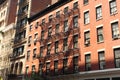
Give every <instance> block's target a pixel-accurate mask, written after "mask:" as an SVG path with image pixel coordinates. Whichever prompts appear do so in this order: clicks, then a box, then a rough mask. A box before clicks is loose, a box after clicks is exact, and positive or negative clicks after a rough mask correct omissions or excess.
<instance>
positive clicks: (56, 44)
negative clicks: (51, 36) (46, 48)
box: [55, 41, 59, 53]
mask: <svg viewBox="0 0 120 80" xmlns="http://www.w3.org/2000/svg"><path fill="white" fill-rule="evenodd" d="M58 46H59V42H58V41H56V42H55V53H58V48H59V47H58Z"/></svg>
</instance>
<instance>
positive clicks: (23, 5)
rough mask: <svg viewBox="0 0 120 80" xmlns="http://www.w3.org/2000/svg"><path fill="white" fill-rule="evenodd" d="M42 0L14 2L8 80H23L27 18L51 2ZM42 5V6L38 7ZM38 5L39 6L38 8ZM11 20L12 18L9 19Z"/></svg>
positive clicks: (18, 0) (17, 0) (19, 0)
mask: <svg viewBox="0 0 120 80" xmlns="http://www.w3.org/2000/svg"><path fill="white" fill-rule="evenodd" d="M47 1H48V2H46V3H45V2H43V1H42V0H16V2H17V3H16V4H15V5H16V6H17V11H14V12H13V13H15V14H16V16H15V27H14V29H15V36H14V38H13V45H12V47H13V52H12V54H11V55H10V62H11V69H10V73H9V75H8V79H9V80H22V79H24V67H25V54H26V37H27V30H26V26H27V24H28V18H29V17H30V16H32V15H34V14H35V13H38V11H41V10H43V9H44V8H45V7H47V6H48V5H49V4H50V3H51V2H50V1H49V0H47ZM41 3H42V5H40V4H41ZM39 5H40V6H39ZM10 19H12V17H10Z"/></svg>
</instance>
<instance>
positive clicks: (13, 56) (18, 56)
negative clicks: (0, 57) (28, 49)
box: [9, 54, 25, 61]
mask: <svg viewBox="0 0 120 80" xmlns="http://www.w3.org/2000/svg"><path fill="white" fill-rule="evenodd" d="M24 57H25V55H24V54H22V55H14V54H10V55H9V58H10V61H13V60H17V59H20V58H24Z"/></svg>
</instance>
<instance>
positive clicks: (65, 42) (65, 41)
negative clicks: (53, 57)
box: [63, 38, 68, 51]
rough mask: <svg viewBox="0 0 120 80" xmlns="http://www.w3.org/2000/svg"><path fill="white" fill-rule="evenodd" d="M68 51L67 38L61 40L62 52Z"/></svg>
mask: <svg viewBox="0 0 120 80" xmlns="http://www.w3.org/2000/svg"><path fill="white" fill-rule="evenodd" d="M67 50H68V38H65V39H64V40H63V51H67Z"/></svg>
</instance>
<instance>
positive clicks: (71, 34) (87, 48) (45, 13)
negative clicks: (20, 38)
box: [25, 0, 120, 80]
mask: <svg viewBox="0 0 120 80" xmlns="http://www.w3.org/2000/svg"><path fill="white" fill-rule="evenodd" d="M119 16H120V2H119V1H118V0H104V1H101V0H59V1H58V2H56V3H55V4H53V5H50V6H48V7H47V8H45V9H44V10H42V11H40V12H39V13H38V14H35V15H33V16H32V17H30V18H29V25H28V26H27V30H28V35H27V48H26V64H25V67H26V75H27V77H28V78H29V77H32V76H34V75H35V76H36V75H39V78H40V76H41V77H43V78H45V79H47V80H48V79H51V80H52V79H54V80H56V79H57V80H67V79H70V80H73V79H74V80H119V79H120V75H119V74H120V39H119V38H120V26H119V25H120V22H119V19H120V17H119Z"/></svg>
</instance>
